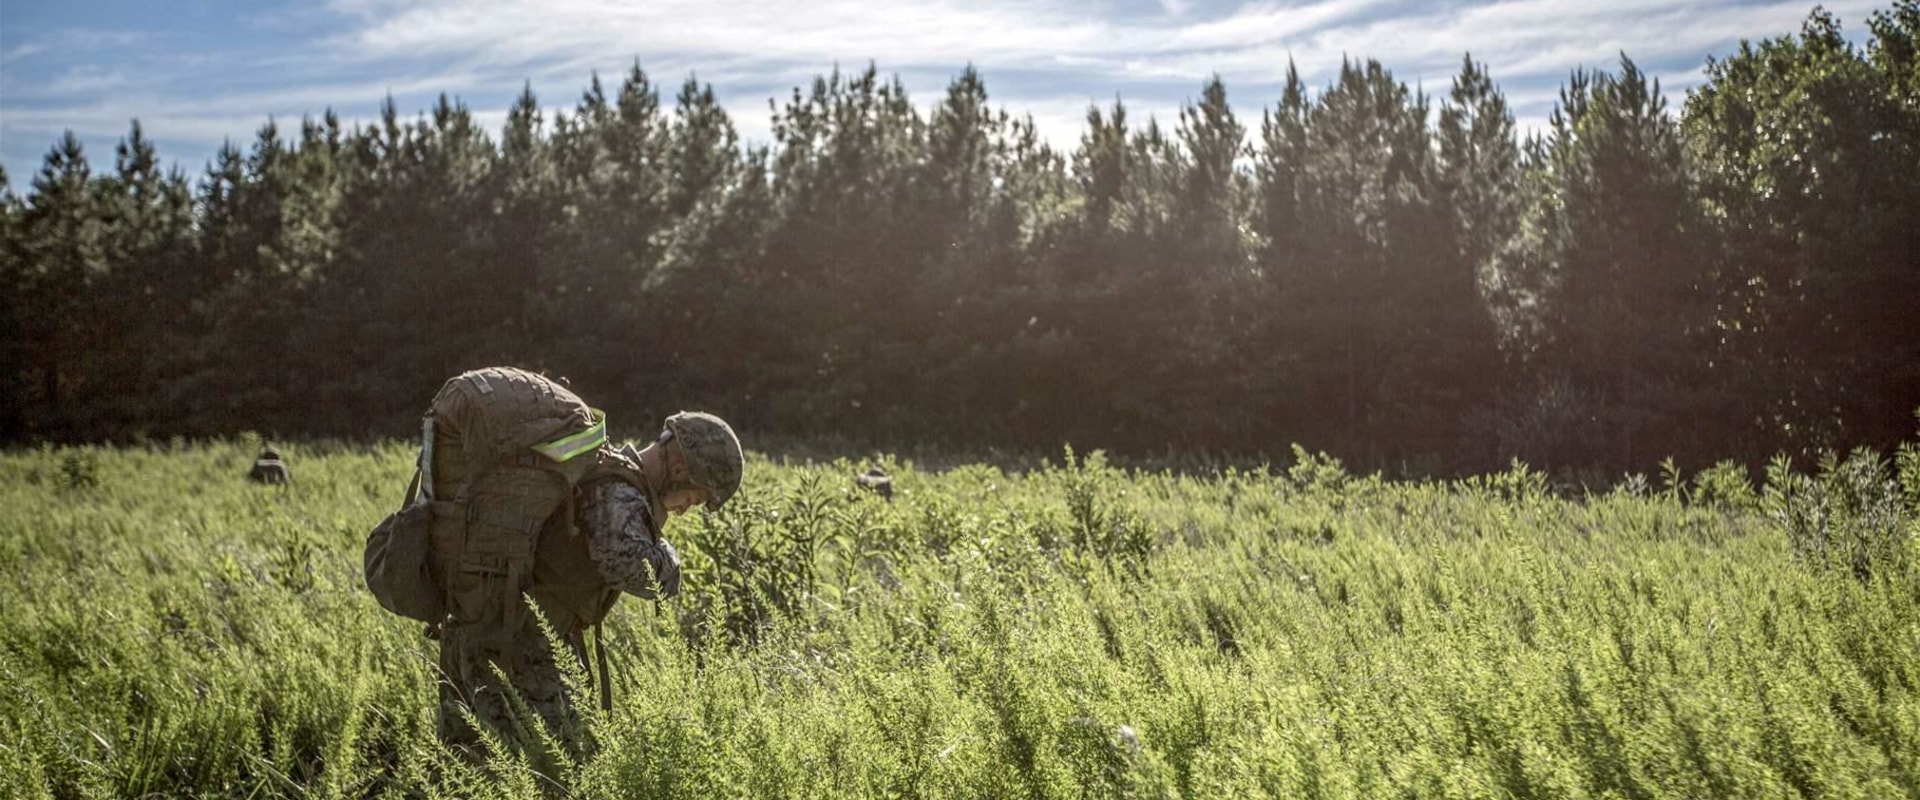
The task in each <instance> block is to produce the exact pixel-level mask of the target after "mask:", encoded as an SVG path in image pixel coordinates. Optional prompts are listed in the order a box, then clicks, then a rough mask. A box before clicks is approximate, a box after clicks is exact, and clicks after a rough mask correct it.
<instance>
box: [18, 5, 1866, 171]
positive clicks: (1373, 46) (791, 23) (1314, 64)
mask: <svg viewBox="0 0 1920 800" xmlns="http://www.w3.org/2000/svg"><path fill="white" fill-rule="evenodd" d="M1825 5H1826V7H1827V8H1828V9H1829V10H1830V11H1832V12H1834V13H1835V14H1836V15H1837V16H1839V17H1840V19H1841V21H1842V23H1843V24H1844V25H1845V27H1846V30H1847V32H1848V34H1849V35H1850V36H1853V37H1856V38H1858V37H1860V36H1861V35H1862V34H1863V33H1864V31H1865V29H1866V19H1867V16H1868V15H1869V14H1871V13H1872V12H1873V11H1874V10H1877V9H1882V8H1886V7H1888V6H1889V5H1890V3H1887V2H1878V3H1876V2H1854V1H1853V0H1831V1H1829V2H1826V3H1825ZM1812 7H1813V3H1812V2H1807V1H1806V0H1794V1H1793V2H1754V1H1751V0H1699V1H1697V2H1672V1H1669V0H1661V1H1656V0H1614V2H1567V1H1566V0H1502V1H1500V2H1469V1H1467V0H1440V1H1439V2H1404V1H1401V0H1270V1H1269V2H1231V1H1228V0H1112V1H1111V2H1056V1H1054V0H1029V1H1028V2H1005V1H1003V0H885V2H878V1H876V0H813V1H812V2H807V3H795V2H766V1H763V0H744V1H742V2H725V0H722V1H721V2H712V1H711V0H649V1H648V2H617V1H616V0H313V1H312V2H305V3H290V4H283V5H274V4H270V3H263V2H257V1H256V2H237V1H235V0H181V1H179V2H165V1H164V0H77V1H76V0H64V1H59V2H47V1H46V0H4V2H0V164H4V166H5V168H6V171H7V178H8V182H9V183H10V184H11V185H12V186H13V188H14V190H15V191H16V192H22V193H24V192H25V191H26V187H27V186H28V184H29V182H30V181H31V180H32V177H33V174H34V173H35V172H36V171H38V169H39V167H40V163H41V161H42V159H43V158H44V156H45V155H46V152H47V150H48V149H49V148H50V147H51V146H52V144H53V143H54V141H55V140H56V139H57V138H58V137H59V136H60V134H61V132H62V131H64V130H69V129H70V130H72V131H74V132H75V133H76V134H77V135H79V136H80V137H81V139H82V141H84V142H85V144H86V146H87V150H88V154H89V158H90V161H91V162H92V164H93V165H94V167H95V169H96V170H99V169H102V168H109V169H110V168H111V166H112V160H113V146H114V144H115V143H116V142H117V141H119V140H120V139H121V138H122V137H124V136H125V135H126V133H127V130H128V125H129V122H130V120H132V119H134V118H136V117H137V118H139V120H140V121H141V125H142V127H143V128H144V130H145V132H146V133H147V135H148V136H149V137H151V138H153V139H154V140H155V141H156V143H157V145H158V147H159V149H160V155H161V157H162V158H163V159H165V160H167V161H169V162H173V163H176V164H178V165H179V166H180V167H181V168H183V169H185V170H186V171H187V172H188V173H189V175H198V174H199V173H200V172H201V171H202V170H203V169H204V167H205V165H206V163H207V161H208V160H209V159H211V158H212V156H213V154H214V152H215V150H216V149H217V148H218V147H219V146H220V143H221V142H222V141H223V140H226V139H232V140H234V141H236V142H237V143H240V144H241V145H242V146H246V145H247V144H248V143H250V142H251V141H252V139H253V137H254V133H255V132H256V131H257V130H258V129H259V127H260V126H261V125H262V124H263V123H265V122H266V121H267V120H268V118H270V117H271V118H274V119H277V120H279V121H280V122H281V123H282V124H283V125H290V124H297V122H298V121H299V119H300V117H301V116H302V115H303V114H311V115H316V116H317V115H318V114H319V113H320V112H321V111H323V110H324V109H327V108H332V109H334V110H335V111H336V112H337V113H339V114H340V115H341V117H342V118H343V119H345V120H347V121H348V122H349V123H353V122H364V121H367V120H371V119H373V118H374V117H375V116H376V115H377V113H378V109H379V105H380V102H381V100H382V98H384V97H386V96H387V95H389V94H391V95H392V96H393V97H394V99H395V101H396V103H397V104H398V106H399V108H400V110H401V111H402V112H403V113H413V112H417V111H420V110H422V109H425V108H426V107H428V106H429V105H430V104H431V103H432V102H433V99H434V98H435V97H436V96H437V95H438V94H439V93H441V92H446V93H448V94H450V95H454V96H456V97H459V98H460V99H462V100H464V101H465V102H466V103H467V105H468V106H469V107H470V108H471V109H473V110H474V111H475V112H476V114H477V115H478V116H479V117H480V118H481V119H482V120H483V121H484V122H485V123H486V124H487V126H488V127H489V128H491V129H493V130H494V131H495V132H496V133H497V131H498V127H499V124H500V122H501V121H502V120H504V118H505V109H506V108H507V106H508V104H509V103H510V102H511V101H512V99H513V97H514V96H515V95H516V94H518V92H519V91H520V88H521V86H522V85H523V84H528V83H530V84H531V85H532V87H533V90H534V92H535V94H536V95H537V96H538V97H539V99H540V102H541V104H542V105H544V106H547V107H549V108H550V109H555V110H559V109H566V108H571V107H572V106H573V104H574V102H575V100H576V99H577V98H578V97H579V95H580V93H581V91H582V90H584V89H585V87H586V85H587V83H588V80H589V78H590V76H591V75H592V74H593V73H594V72H595V71H596V70H597V71H598V72H599V73H600V75H602V76H603V78H606V79H608V80H609V81H610V82H614V83H617V82H618V80H619V78H620V76H622V75H623V74H624V73H625V72H626V70H627V69H628V68H629V67H630V66H631V65H632V64H633V63H634V62H635V60H636V59H637V60H638V62H639V63H640V65H641V66H642V68H644V69H645V70H646V71H647V73H648V75H649V76H651V77H652V78H653V80H654V82H655V83H656V84H657V85H659V86H661V87H662V94H663V96H664V99H665V101H666V102H671V96H672V92H673V90H674V89H675V88H676V87H677V86H678V84H679V83H680V82H681V81H683V80H685V79H686V77H687V76H688V75H690V74H691V75H695V76H696V77H697V78H698V79H699V80H701V81H702V82H706V83H711V84H713V86H714V89H715V91H716V93H717V94H718V95H719V96H720V98H721V100H722V101H723V102H724V103H725V104H726V105H727V107H728V109H729V111H730V112H731V113H732V116H733V119H734V123H735V125H736V126H738V128H739V129H740V132H741V134H742V136H743V137H745V138H747V139H749V140H754V141H762V142H764V141H766V140H767V139H768V133H767V131H768V128H769V122H768V120H769V111H768V106H767V101H768V99H769V98H784V97H785V96H786V95H787V94H788V92H790V91H791V89H792V88H793V87H794V86H796V85H803V84H805V83H807V82H809V81H811V79H812V78H813V77H814V76H816V75H820V74H824V73H826V72H828V71H829V70H831V69H833V68H834V66H835V65H836V64H838V65H841V66H843V67H846V68H855V69H857V68H863V67H864V66H865V65H866V64H867V63H868V62H869V61H872V62H874V63H875V64H876V65H877V66H878V67H879V69H880V70H881V72H882V73H887V74H897V75H899V76H900V78H901V79H902V81H903V82H904V83H905V84H906V86H907V89H908V90H909V94H910V95H911V97H912V98H913V99H914V100H915V101H916V102H917V103H919V104H920V105H921V106H922V107H923V108H925V107H929V106H931V104H933V103H934V102H936V101H937V100H938V99H939V98H940V96H941V93H942V91H943V90H944V88H945V86H946V84H947V82H948V81H949V80H951V79H952V77H953V76H954V75H955V74H957V73H958V72H959V71H960V70H961V69H962V68H963V67H965V66H966V65H967V64H969V63H971V64H973V65H975V66H976V67H977V68H978V69H979V70H980V72H981V74H982V75H983V76H984V78H985V80H986V84H987V89H988V92H989V93H990V95H991V96H992V101H993V103H994V104H995V105H997V106H1001V107H1004V108H1007V109H1008V110H1010V111H1013V112H1015V113H1028V114H1031V115H1033V117H1034V119H1035V121H1036V123H1038V125H1039V127H1040V129H1041V131H1042V132H1043V133H1044V134H1046V135H1047V136H1048V138H1050V139H1052V140H1053V141H1054V142H1056V143H1057V144H1060V145H1061V146H1063V147H1070V146H1071V145H1072V144H1073V143H1074V142H1075V141H1077V139H1078V137H1079V133H1080V131H1081V128H1082V125H1083V120H1084V117H1085V112H1086V108H1087V106H1088V104H1089V103H1100V104H1102V105H1105V104H1108V103H1110V102H1112V100H1113V98H1115V97H1116V96H1118V97H1120V98H1122V99H1124V100H1125V101H1126V103H1127V105H1128V107H1129V111H1130V113H1131V115H1132V118H1133V119H1138V120H1143V119H1145V118H1146V116H1147V115H1148V114H1152V115H1154V116H1157V117H1159V118H1160V119H1161V120H1162V121H1163V122H1167V123H1170V122H1172V121H1173V120H1174V119H1175V118H1176V115H1177V113H1178V109H1179V107H1180V106H1181V104H1182V103H1185V102H1187V101H1189V100H1190V99H1191V98H1192V97H1194V96H1195V95H1197V94H1198V93H1199V89H1200V86H1201V83H1202V82H1203V81H1204V80H1205V79H1206V78H1207V76H1209V75H1211V74H1215V73H1218V74H1219V75H1221V76H1222V78H1223V79H1224V80H1225V82H1226V86H1227V92H1228V98H1229V100H1230V101H1231V102H1232V104H1233V106H1234V109H1235V111H1236V112H1237V113H1238V114H1239V115H1240V117H1241V119H1242V120H1243V121H1245V122H1248V123H1249V127H1252V126H1254V125H1256V124H1257V120H1258V118H1259V112H1260V109H1261V108H1262V107H1263V106H1271V105H1272V104H1273V103H1274V102H1275V101H1276V100H1277V99H1278V96H1279V86H1280V82H1281V81H1282V79H1283V77H1284V75H1285V73H1286V67H1287V61H1288V59H1289V57H1291V58H1292V59H1293V60H1294V61H1295V62H1296V63H1297V64H1298V66H1299V69H1300V71H1301V74H1302V76H1303V77H1304V78H1305V79H1306V81H1307V83H1308V85H1309V86H1310V87H1314V88H1316V89H1317V88H1319V87H1321V86H1324V85H1325V84H1326V82H1327V81H1328V80H1329V79H1330V77H1331V76H1332V75H1333V73H1334V72H1336V71H1337V70H1338V69H1339V66H1340V61H1341V58H1342V56H1343V55H1351V56H1355V57H1371V58H1375V59H1378V60H1380V61H1381V62H1382V63H1383V64H1385V65H1386V66H1387V67H1388V68H1389V69H1390V70H1392V71H1393V73H1394V74H1395V75H1396V76H1397V77H1399V78H1400V79H1401V80H1403V81H1406V82H1407V83H1409V84H1413V85H1417V86H1421V87H1424V88H1425V89H1426V91H1427V92H1428V93H1429V94H1430V95H1440V94H1444V93H1445V92H1446V90H1447V87H1448V83H1449V81H1450V79H1451V78H1452V76H1453V75H1454V73H1456V72H1457V71H1458V69H1459V64H1460V59H1461V55H1462V54H1463V53H1464V52H1467V51H1471V52H1472V53H1473V56H1474V58H1475V59H1476V60H1479V61H1484V62H1486V63H1487V64H1488V65H1489V67H1490V68H1491V69H1492V72H1493V77H1494V80H1495V81H1496V82H1497V83H1498V84H1499V85H1500V86H1501V88H1502V90H1504V91H1505V93H1506V95H1507V97H1508V100H1509V102H1510V103H1511V104H1512V105H1513V106H1514V108H1515V111H1516V115H1517V116H1518V117H1519V119H1520V122H1521V124H1522V126H1523V127H1525V126H1534V125H1539V124H1542V122H1543V121H1544V119H1545V118H1546V116H1547V114H1548V112H1549V110H1550V109H1551V107H1552V103H1553V99H1554V96H1555V93H1556V92H1557V91H1558V89H1559V87H1560V85H1561V84H1562V83H1563V82H1564V81H1565V79H1566V76H1567V74H1568V72H1569V71H1571V70H1573V69H1575V68H1579V67H1590V68H1591V67H1598V68H1605V69H1612V68H1614V67H1615V66H1616V65H1617V63H1618V54H1619V53H1620V52H1622V51H1625V52H1626V53H1627V54H1628V55H1629V56H1632V57H1633V59H1634V60H1635V62H1637V63H1638V64H1639V65H1640V66H1641V68H1642V69H1644V70H1646V71H1647V72H1648V73H1650V74H1652V75H1654V76H1657V77H1659V78H1660V79H1661V84H1662V87H1663V89H1664V90H1665V91H1666V94H1667V96H1668V100H1669V103H1670V106H1671V107H1672V108H1673V109H1674V110H1675V111H1676V112H1677V110H1678V108H1679V106H1680V104H1681V102H1682V101H1683V100H1684V90H1685V89H1686V88H1687V87H1689V86H1692V85H1695V84H1697V83H1698V82H1699V80H1700V77H1701V68H1702V66H1703V65H1704V63H1705V61H1706V58H1707V56H1709V55H1716V54H1717V55H1726V54H1728V53H1731V52H1733V51H1734V49H1735V48H1736V47H1737V45H1738V42H1739V41H1740V40H1741V39H1742V38H1750V39H1760V38H1765V37H1770V36H1776V35H1780V34H1785V33H1789V32H1793V31H1797V30H1798V28H1799V25H1800V22H1801V21H1802V20H1803V19H1804V18H1805V17H1806V15H1807V13H1808V11H1809V10H1811V8H1812Z"/></svg>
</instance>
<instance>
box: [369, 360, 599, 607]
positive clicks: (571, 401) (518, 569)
mask: <svg viewBox="0 0 1920 800" xmlns="http://www.w3.org/2000/svg"><path fill="white" fill-rule="evenodd" d="M606 441H607V437H606V418H605V415H604V414H602V413H601V412H599V411H598V410H595V409H592V408H589V407H588V406H587V404H586V403H585V402H584V401H582V400H581V399H580V398H579V397H578V396H577V395H575V394H574V393H573V392H572V391H570V390H568V389H567V388H566V387H564V386H561V385H559V384H558V383H555V382H553V381H552V380H549V379H547V378H546V377H544V376H541V375H538V374H535V373H532V372H527V371H525V370H520V369H514V368H511V367H489V368H486V369H479V370H473V371H470V372H465V373H462V374H460V375H458V376H456V377H454V378H452V379H450V380H448V381H447V382H446V383H445V384H444V385H442V386H441V387H440V391H439V393H437V394H435V395H434V398H433V402H432V403H431V404H430V405H429V407H428V410H427V414H426V416H425V417H424V419H423V420H422V423H421V446H420V460H419V465H418V468H417V470H416V471H415V474H414V480H413V485H412V486H411V487H409V489H408V492H407V498H406V500H405V502H404V504H403V507H402V508H401V509H400V510H399V511H396V512H394V513H393V514H391V515H389V516H388V517H387V519H385V520H383V521H382V522H381V523H380V525H379V526H377V527H375V528H374V530H373V533H372V534H371V535H369V536H368V538H367V551H366V555H365V566H366V576H367V586H368V588H369V589H370V590H372V592H373V595H374V597H375V599H376V600H378V601H379V602H380V605H381V607H383V608H385V609H387V610H388V611H391V612H393V613H395V614H399V615H401V616H405V617H410V618H413V619H418V620H421V621H424V622H427V623H430V624H438V623H441V622H444V621H452V622H456V623H479V622H491V621H500V622H504V623H505V625H504V628H505V629H506V630H513V629H515V628H516V627H517V625H518V616H517V615H518V610H519V608H520V605H521V604H520V603H519V602H517V600H518V598H519V597H520V593H521V592H522V591H524V590H525V589H526V588H527V585H528V580H529V579H530V578H531V577H532V574H533V559H534V552H535V549H536V547H537V546H538V544H539V541H540V535H541V531H542V529H543V528H545V527H546V526H547V525H548V524H549V522H550V521H552V520H554V519H555V512H556V511H560V510H561V509H562V508H563V507H565V508H567V510H568V512H569V513H567V514H565V515H564V517H563V518H562V519H563V520H564V523H563V524H566V525H571V524H572V518H573V515H572V513H571V508H570V506H571V501H572V498H573V487H574V486H575V485H577V484H578V483H580V481H581V480H582V479H583V478H585V477H586V476H587V475H588V474H589V472H591V471H593V470H594V469H595V468H596V467H597V466H598V465H599V459H597V458H592V457H586V458H583V457H582V456H586V455H588V454H591V453H594V452H596V451H598V450H599V449H600V448H601V446H602V445H604V444H605V443H606Z"/></svg>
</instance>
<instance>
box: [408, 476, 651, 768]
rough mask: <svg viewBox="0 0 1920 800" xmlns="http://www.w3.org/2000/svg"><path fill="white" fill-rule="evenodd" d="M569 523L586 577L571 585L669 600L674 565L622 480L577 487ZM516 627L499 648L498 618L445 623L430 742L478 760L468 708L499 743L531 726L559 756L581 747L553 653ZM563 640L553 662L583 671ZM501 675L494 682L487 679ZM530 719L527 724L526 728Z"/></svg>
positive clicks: (577, 644) (527, 616)
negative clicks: (587, 565)
mask: <svg viewBox="0 0 1920 800" xmlns="http://www.w3.org/2000/svg"><path fill="white" fill-rule="evenodd" d="M577 510H578V516H577V518H576V521H577V522H578V523H579V526H580V531H581V533H582V534H583V538H584V540H585V546H586V549H587V554H588V556H589V557H590V558H591V563H592V564H593V567H594V569H593V571H594V572H597V573H598V574H584V575H574V576H571V577H572V579H573V580H574V581H576V582H579V583H581V584H595V585H605V586H607V587H611V588H615V589H619V590H622V591H625V592H627V593H629V594H634V595H637V596H640V597H655V596H660V597H669V596H672V595H673V594H675V593H677V592H679V590H680V557H679V555H678V554H677V553H676V552H675V551H674V549H673V545H671V544H669V543H668V542H667V541H666V540H665V539H663V538H660V536H659V531H658V528H657V526H656V524H655V522H654V516H653V513H652V506H651V505H650V504H649V503H648V501H647V497H646V495H645V493H643V492H642V491H641V490H640V489H637V488H635V487H634V486H632V485H631V484H628V483H626V482H625V481H619V480H610V481H600V482H596V483H594V484H590V485H588V486H585V487H582V490H581V493H580V501H579V507H578V509H577ZM520 619H521V624H520V629H519V630H518V631H516V632H515V634H514V636H513V637H512V641H511V645H510V646H509V645H508V641H507V637H506V636H505V635H504V632H502V631H500V630H499V627H500V626H501V625H502V624H503V622H502V620H500V619H498V618H497V617H496V618H489V619H486V620H482V621H481V622H478V623H474V624H469V625H452V624H450V625H447V626H446V627H445V628H444V630H443V631H442V634H441V639H440V673H441V675H440V707H439V733H440V739H441V740H442V741H444V742H446V743H448V744H449V745H453V746H456V747H463V748H465V749H467V750H468V751H469V752H472V753H475V754H478V753H479V752H481V751H482V749H483V748H482V746H481V739H480V735H479V733H478V732H477V731H475V730H474V729H473V727H472V726H471V725H470V724H468V722H467V720H466V719H465V717H464V716H463V715H462V713H461V712H462V710H463V709H470V710H471V711H472V712H473V715H474V717H476V718H477V719H478V720H479V722H480V723H481V724H482V725H485V726H487V727H488V728H490V729H492V730H493V731H495V732H496V733H497V734H498V735H500V737H501V738H502V739H503V740H507V741H514V742H520V743H526V742H531V741H535V740H536V739H537V737H534V736H530V735H529V734H531V732H532V728H531V726H532V725H534V724H539V725H544V726H545V727H546V731H547V732H548V734H550V735H552V736H553V737H554V738H555V739H556V740H557V741H559V742H560V743H561V744H562V745H563V746H564V747H566V748H567V749H568V751H569V752H570V753H571V754H573V755H575V756H578V755H581V754H583V753H584V752H586V751H587V750H589V749H591V746H590V743H589V742H588V741H587V739H586V736H585V731H584V730H583V729H582V727H581V723H580V719H579V716H578V714H577V713H576V712H575V711H574V706H573V703H574V702H576V698H572V697H569V696H568V694H567V691H566V686H565V684H564V682H563V681H562V680H561V677H560V668H559V666H558V665H557V664H556V662H555V660H554V659H555V657H556V656H555V653H554V651H553V648H552V647H551V646H550V644H549V642H548V640H547V638H546V636H545V635H544V634H543V633H542V632H541V629H540V625H539V622H538V621H537V619H536V616H535V615H534V614H533V613H532V611H531V610H528V611H526V612H524V613H522V614H520ZM561 635H562V636H566V637H567V638H566V641H565V646H566V648H567V651H568V652H565V653H564V656H563V657H568V658H574V659H576V660H577V661H578V662H579V663H580V664H581V665H582V666H583V667H584V666H585V665H586V663H587V659H586V647H585V640H584V639H583V638H582V637H581V635H580V633H579V632H578V631H574V632H572V633H571V635H568V633H567V632H566V631H562V632H561ZM496 666H497V667H498V669H499V670H500V671H501V672H504V673H505V674H506V675H507V677H508V680H509V682H508V683H506V684H502V683H501V681H500V680H499V676H497V675H496V674H495V672H494V670H495V667H496ZM509 689H511V690H512V691H516V692H518V693H519V695H520V697H521V699H522V700H524V701H525V703H526V707H527V709H528V710H529V711H531V712H532V714H533V718H532V719H526V718H522V717H521V716H520V715H519V714H517V713H516V709H515V708H514V703H513V702H512V700H511V699H510V698H509V696H508V695H507V691H508V690H509ZM536 720H537V722H536Z"/></svg>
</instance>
